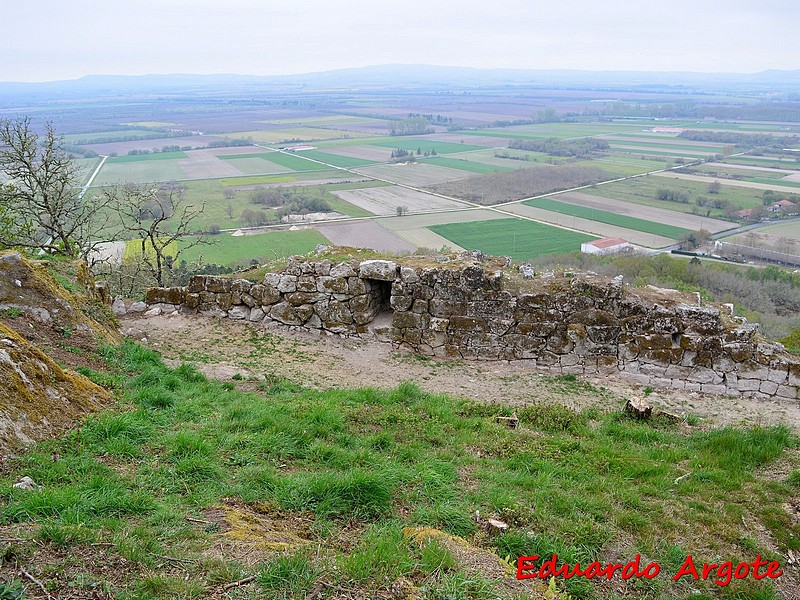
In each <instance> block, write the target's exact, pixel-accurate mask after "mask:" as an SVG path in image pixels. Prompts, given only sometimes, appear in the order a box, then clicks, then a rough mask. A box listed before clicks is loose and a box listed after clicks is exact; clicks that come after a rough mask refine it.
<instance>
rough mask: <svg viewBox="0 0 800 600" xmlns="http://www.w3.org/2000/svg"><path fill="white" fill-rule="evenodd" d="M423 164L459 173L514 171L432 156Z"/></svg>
mask: <svg viewBox="0 0 800 600" xmlns="http://www.w3.org/2000/svg"><path fill="white" fill-rule="evenodd" d="M422 162H423V163H427V164H431V165H438V166H440V167H449V168H451V169H460V170H461V171H470V172H472V173H495V172H497V171H514V170H515V169H512V168H511V167H501V166H495V165H487V164H485V163H479V162H473V161H469V160H464V159H463V158H447V157H444V156H433V157H431V158H425V159H423V160H422ZM521 166H522V165H521Z"/></svg>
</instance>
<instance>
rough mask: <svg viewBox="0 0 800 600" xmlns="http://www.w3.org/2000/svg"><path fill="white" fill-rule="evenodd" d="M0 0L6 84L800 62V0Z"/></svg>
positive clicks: (732, 67)
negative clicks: (425, 68) (403, 68)
mask: <svg viewBox="0 0 800 600" xmlns="http://www.w3.org/2000/svg"><path fill="white" fill-rule="evenodd" d="M0 2H2V8H0V16H1V17H2V22H3V24H4V27H3V34H2V36H0V81H47V80H54V79H74V78H77V77H81V76H83V75H88V74H97V73H102V74H121V75H137V74H145V73H242V74H254V75H278V74H290V73H305V72H312V71H325V70H331V69H337V68H345V67H359V66H366V65H375V64H386V63H424V64H431V65H456V66H470V67H478V68H491V67H502V68H532V69H586V70H652V71H672V70H680V71H708V72H715V71H716V72H720V71H725V72H736V73H753V72H756V71H761V70H765V69H800V44H798V43H797V26H798V24H800V2H797V1H796V0H662V1H660V2H648V1H645V0H546V1H545V0H498V1H489V0H482V1H474V0H395V1H391V2H388V1H386V0H281V1H273V0H26V1H23V0H0ZM9 5H11V6H9Z"/></svg>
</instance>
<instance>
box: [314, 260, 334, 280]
mask: <svg viewBox="0 0 800 600" xmlns="http://www.w3.org/2000/svg"><path fill="white" fill-rule="evenodd" d="M330 273H331V261H329V260H323V261H320V262H315V263H314V275H318V276H320V277H327V276H328V275H330Z"/></svg>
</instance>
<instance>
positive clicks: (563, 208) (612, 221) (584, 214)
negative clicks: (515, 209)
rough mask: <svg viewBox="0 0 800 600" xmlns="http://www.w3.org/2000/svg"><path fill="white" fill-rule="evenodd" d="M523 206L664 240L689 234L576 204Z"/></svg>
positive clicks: (533, 203) (545, 200)
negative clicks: (630, 230)
mask: <svg viewBox="0 0 800 600" xmlns="http://www.w3.org/2000/svg"><path fill="white" fill-rule="evenodd" d="M523 204H525V205H527V206H534V207H536V208H543V209H545V210H550V211H553V212H557V213H561V214H563V215H572V216H575V217H580V218H582V219H589V220H591V221H599V222H600V223H607V224H608V225H616V226H618V227H625V228H626V229H633V230H634V231H641V232H643V233H652V234H653V235H659V236H662V237H666V238H672V239H678V238H679V237H680V236H682V235H683V234H685V233H689V231H690V230H689V229H683V228H681V227H675V226H674V225H666V224H664V223H657V222H653V221H647V220H645V219H640V218H637V217H632V216H630V215H620V214H617V213H613V212H609V211H605V210H596V209H594V208H589V207H585V206H580V205H577V204H569V203H567V202H560V201H558V200H553V199H552V198H537V199H536V200H526V201H525V202H523Z"/></svg>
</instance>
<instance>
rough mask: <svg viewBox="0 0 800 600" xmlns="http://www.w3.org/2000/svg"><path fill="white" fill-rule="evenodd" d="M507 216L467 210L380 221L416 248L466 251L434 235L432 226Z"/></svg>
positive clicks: (483, 210)
mask: <svg viewBox="0 0 800 600" xmlns="http://www.w3.org/2000/svg"><path fill="white" fill-rule="evenodd" d="M506 218H508V216H507V215H503V214H501V213H498V212H495V211H492V210H488V209H485V208H478V209H476V208H467V209H464V210H460V211H451V212H444V213H433V214H426V215H403V216H402V217H387V218H383V219H380V221H379V222H380V224H381V225H382V226H383V227H385V228H386V229H389V230H390V231H392V232H394V233H395V234H397V235H398V236H400V237H401V238H403V239H404V240H407V241H408V242H409V243H410V244H412V245H413V246H414V247H415V248H432V249H440V248H442V247H443V246H449V247H450V248H452V249H453V250H454V251H456V252H458V251H461V250H464V248H462V247H461V246H459V245H458V244H456V243H454V242H453V241H452V240H448V239H446V238H444V237H442V236H441V235H439V234H438V233H434V232H433V231H432V230H431V229H430V228H429V227H430V226H431V225H444V224H448V223H471V222H474V221H491V220H494V219H506Z"/></svg>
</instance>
